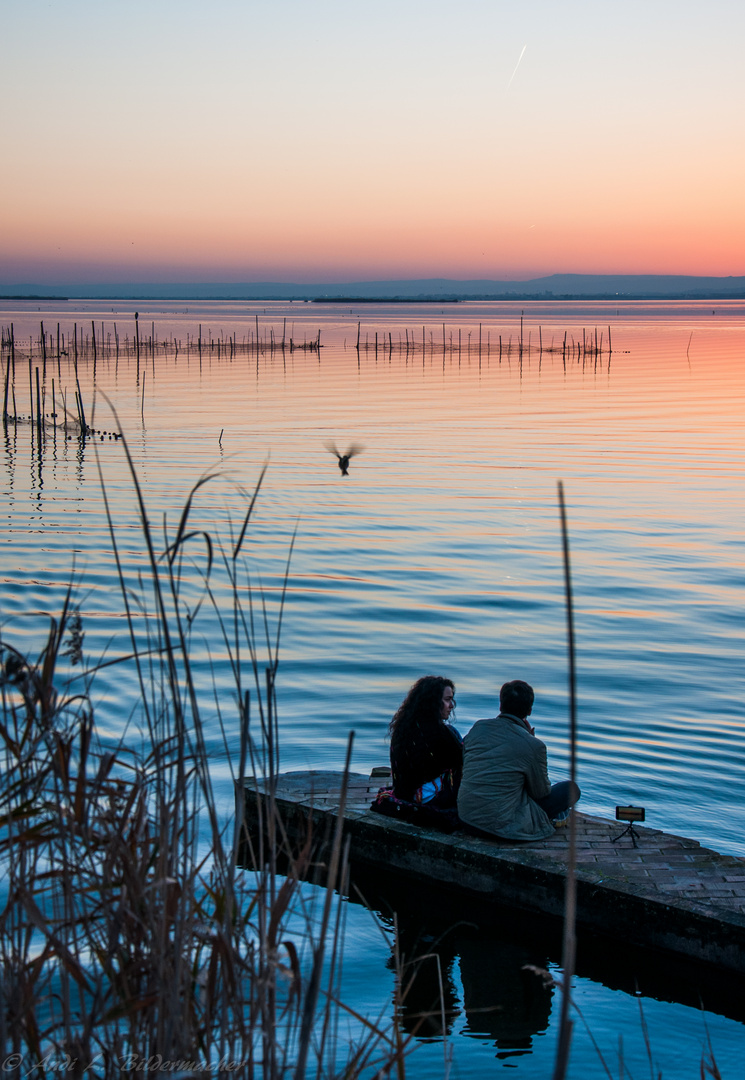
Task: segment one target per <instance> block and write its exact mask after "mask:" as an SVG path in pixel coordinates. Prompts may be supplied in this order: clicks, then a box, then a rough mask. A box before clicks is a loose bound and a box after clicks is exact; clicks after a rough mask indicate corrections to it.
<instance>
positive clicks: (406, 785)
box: [391, 721, 463, 801]
mask: <svg viewBox="0 0 745 1080" xmlns="http://www.w3.org/2000/svg"><path fill="white" fill-rule="evenodd" d="M450 769H452V771H453V786H454V791H455V793H456V794H457V791H458V785H459V784H460V777H461V773H462V772H463V748H462V746H461V741H460V736H459V735H458V734H457V732H456V731H455V730H454V728H451V727H449V726H448V725H447V724H445V723H443V722H442V721H440V722H439V723H438V724H437V725H436V726H435V727H427V728H422V727H420V726H419V724H414V725H413V727H412V728H410V729H409V730H408V731H407V732H406V733H405V734H402V733H399V732H398V731H394V733H393V735H392V736H391V771H392V772H393V792H394V795H395V796H396V797H397V798H398V799H408V800H410V801H414V800H415V799H416V793H417V791H418V790H419V789H420V788H421V787H422V785H423V784H426V783H428V782H429V781H431V780H435V779H437V777H439V776H442V774H443V773H446V772H448V770H450Z"/></svg>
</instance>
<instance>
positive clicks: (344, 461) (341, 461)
mask: <svg viewBox="0 0 745 1080" xmlns="http://www.w3.org/2000/svg"><path fill="white" fill-rule="evenodd" d="M323 445H324V446H325V447H326V449H327V450H328V452H329V453H330V454H334V455H335V457H336V459H337V464H338V466H339V471H340V472H341V474H342V476H349V461H350V458H353V457H354V455H355V454H359V453H360V452H361V451H362V450H364V447H363V446H360V445H359V443H352V445H351V446H350V447H349V449H348V450H347V452H346V454H340V453H339V451H338V450H337V449H336V446H335V445H334V443H332V442H327V443H324V444H323Z"/></svg>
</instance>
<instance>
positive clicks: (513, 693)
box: [499, 679, 535, 719]
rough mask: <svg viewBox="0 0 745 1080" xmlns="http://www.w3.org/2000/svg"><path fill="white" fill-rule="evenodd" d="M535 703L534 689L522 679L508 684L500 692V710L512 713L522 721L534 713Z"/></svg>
mask: <svg viewBox="0 0 745 1080" xmlns="http://www.w3.org/2000/svg"><path fill="white" fill-rule="evenodd" d="M534 701H535V694H534V693H533V687H532V686H529V685H528V683H526V682H523V681H522V679H513V680H512V682H506V683H505V684H504V686H503V687H502V689H501V690H500V691H499V708H500V709H501V710H502V712H507V713H511V714H512V715H513V716H519V717H520V718H521V719H524V718H525V717H526V716H530V714H531V713H532V711H533V702H534Z"/></svg>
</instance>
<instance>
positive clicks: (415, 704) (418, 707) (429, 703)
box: [388, 675, 455, 738]
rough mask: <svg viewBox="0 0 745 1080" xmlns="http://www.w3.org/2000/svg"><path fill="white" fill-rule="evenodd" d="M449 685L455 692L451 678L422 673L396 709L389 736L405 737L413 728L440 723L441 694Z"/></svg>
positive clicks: (427, 726) (428, 726)
mask: <svg viewBox="0 0 745 1080" xmlns="http://www.w3.org/2000/svg"><path fill="white" fill-rule="evenodd" d="M446 686H449V687H450V688H451V689H452V691H453V694H455V683H454V682H453V681H452V679H443V678H442V677H441V676H439V675H423V676H422V678H421V679H417V681H416V682H415V683H414V685H413V686H412V688H411V690H409V692H408V694H407V695H406V697H405V698H404V700H403V701H402V702H401V704H400V705H399V707H398V709H397V710H396V712H395V714H394V717H393V719H392V720H391V723H390V727H389V728H388V731H389V734H390V735H391V738H392V737H393V736H394V735H395V736H396V737H397V738H401V737H404V738H405V737H406V736H407V735H408V733H409V732H410V731H412V730H413V729H414V728H419V729H421V730H426V729H427V728H435V727H437V725H438V724H441V723H442V722H443V721H442V718H441V715H440V714H441V712H442V695H443V694H444V693H445V687H446Z"/></svg>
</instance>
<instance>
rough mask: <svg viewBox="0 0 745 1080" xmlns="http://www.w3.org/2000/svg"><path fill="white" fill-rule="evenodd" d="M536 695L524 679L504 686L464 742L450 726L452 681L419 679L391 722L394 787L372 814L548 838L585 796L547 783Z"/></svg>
mask: <svg viewBox="0 0 745 1080" xmlns="http://www.w3.org/2000/svg"><path fill="white" fill-rule="evenodd" d="M534 697H535V695H534V693H533V689H532V687H530V686H529V685H528V684H527V683H526V682H522V681H521V680H520V679H515V680H513V681H512V682H507V683H505V684H504V686H503V687H502V689H501V690H500V692H499V708H500V712H499V715H498V716H496V717H493V718H491V719H488V720H478V721H477V722H476V723H475V724H474V726H473V728H472V729H471V730H470V731H469V732H468V734H467V735H466V737H465V739H462V738H461V736H460V735H459V734H458V732H457V731H456V730H455V728H454V727H452V726H451V725H450V724H449V723H448V720H449V718H450V713H451V712H452V710H453V708H454V707H455V684H454V683H453V682H452V681H451V680H450V679H444V678H440V677H438V676H434V675H425V676H424V677H423V678H421V679H418V680H417V682H415V683H414V685H413V686H412V688H411V690H409V693H408V694H407V695H406V698H405V699H404V701H403V702H402V703H401V705H400V706H399V708H398V710H397V712H396V714H395V716H394V717H393V720H392V721H391V725H390V735H391V769H392V772H393V787H392V789H390V790H385V789H383V790H381V792H380V794H379V795H378V798H377V799H376V801H375V803H373V809H375V810H378V811H380V812H381V813H384V814H388V815H391V816H398V817H401V818H403V819H404V820H409V821H419V822H421V823H422V824H431V825H434V826H436V827H439V828H444V829H447V830H448V831H452V830H453V829H455V828H461V829H463V830H464V831H466V832H469V833H471V834H476V835H488V836H497V837H500V838H501V839H504V840H542V839H544V838H545V837H547V836H550V835H551V834H552V833H553V831H554V828H555V826H557V825H559V824H563V823H564V821H566V819H567V817H568V816H569V813H570V811H571V808H572V807H573V806H574V804H575V803H576V802H577V800H578V799H579V797H580V791H579V788H578V787H577V785H576V784H573V783H572V782H571V781H563V782H561V783H558V784H553V785H552V784H551V782H550V780H549V778H548V763H547V756H546V747H545V745H544V743H542V742H541V741H540V739H537V738H536V737H535V728H533V727H532V726H531V725H530V724H529V723H528V717H529V716H530V714H531V712H532V710H533V701H534Z"/></svg>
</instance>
